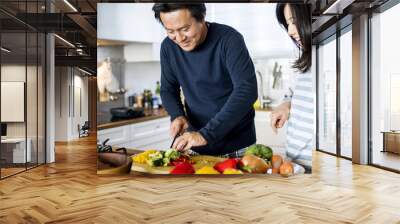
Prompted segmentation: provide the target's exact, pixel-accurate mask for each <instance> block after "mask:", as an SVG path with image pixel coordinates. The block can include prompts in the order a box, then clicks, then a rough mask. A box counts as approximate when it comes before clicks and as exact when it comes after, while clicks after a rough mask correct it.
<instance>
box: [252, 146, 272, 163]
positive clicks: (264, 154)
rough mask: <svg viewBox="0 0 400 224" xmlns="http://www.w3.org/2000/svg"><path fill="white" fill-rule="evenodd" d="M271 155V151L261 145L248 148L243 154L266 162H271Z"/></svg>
mask: <svg viewBox="0 0 400 224" xmlns="http://www.w3.org/2000/svg"><path fill="white" fill-rule="evenodd" d="M272 154H273V152H272V149H271V148H270V147H268V146H265V145H262V144H254V145H252V146H249V147H248V148H247V150H246V152H245V155H255V156H258V157H260V158H262V159H264V160H267V161H268V160H271V158H272Z"/></svg>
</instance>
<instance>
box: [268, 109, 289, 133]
mask: <svg viewBox="0 0 400 224" xmlns="http://www.w3.org/2000/svg"><path fill="white" fill-rule="evenodd" d="M289 112H290V102H284V103H282V104H281V105H279V106H278V107H276V108H275V110H273V111H272V112H271V127H272V130H273V131H274V132H275V133H278V130H277V129H278V128H282V127H283V125H285V122H286V121H287V120H288V119H289Z"/></svg>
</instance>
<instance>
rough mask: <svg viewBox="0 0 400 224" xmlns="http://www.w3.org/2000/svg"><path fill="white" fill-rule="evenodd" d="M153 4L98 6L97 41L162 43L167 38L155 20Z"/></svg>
mask: <svg viewBox="0 0 400 224" xmlns="http://www.w3.org/2000/svg"><path fill="white" fill-rule="evenodd" d="M152 7H153V4H148V3H146V4H143V3H137V4H130V3H120V4H107V3H105V4H98V6H97V12H98V14H97V15H98V16H97V39H105V40H118V41H125V42H142V43H153V42H157V43H161V41H162V40H163V39H164V37H165V36H166V33H165V30H164V28H163V26H162V25H161V24H160V23H159V22H158V21H157V20H156V19H155V18H154V13H153V12H152V9H151V8H152Z"/></svg>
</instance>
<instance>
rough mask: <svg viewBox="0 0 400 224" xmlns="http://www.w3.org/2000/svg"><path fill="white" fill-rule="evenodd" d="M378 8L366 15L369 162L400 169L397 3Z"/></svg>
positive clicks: (398, 14)
mask: <svg viewBox="0 0 400 224" xmlns="http://www.w3.org/2000/svg"><path fill="white" fill-rule="evenodd" d="M389 3H390V2H389ZM381 11H382V12H377V13H374V14H373V15H372V18H371V19H370V23H371V26H370V27H371V31H370V35H371V52H370V54H371V77H370V88H371V89H370V91H371V95H370V102H369V103H370V108H371V111H370V122H371V125H370V138H371V139H370V140H371V142H372V144H371V149H370V162H371V163H372V164H373V165H376V166H380V167H384V168H388V169H392V170H396V171H400V100H399V96H400V67H399V65H398V64H399V59H398V58H399V56H398V54H399V52H400V44H399V41H398V30H396V29H395V27H398V21H400V4H397V5H395V6H393V7H391V8H388V9H387V10H381Z"/></svg>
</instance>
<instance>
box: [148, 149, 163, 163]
mask: <svg viewBox="0 0 400 224" xmlns="http://www.w3.org/2000/svg"><path fill="white" fill-rule="evenodd" d="M146 162H147V164H149V165H150V166H162V165H164V162H163V153H161V152H159V151H157V152H155V153H152V154H150V155H149V159H148V160H147V161H146Z"/></svg>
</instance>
